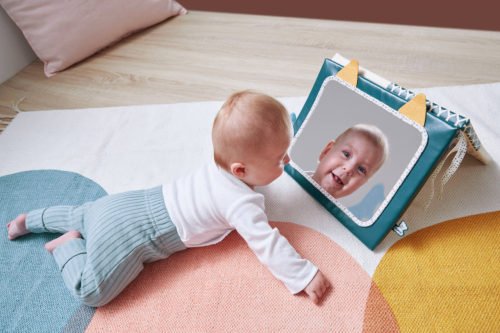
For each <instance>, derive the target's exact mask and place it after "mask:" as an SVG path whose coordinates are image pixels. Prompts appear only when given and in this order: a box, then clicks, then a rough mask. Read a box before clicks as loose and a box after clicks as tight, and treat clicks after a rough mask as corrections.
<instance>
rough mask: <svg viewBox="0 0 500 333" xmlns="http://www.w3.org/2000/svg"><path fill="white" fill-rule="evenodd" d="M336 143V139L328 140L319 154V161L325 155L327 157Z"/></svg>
mask: <svg viewBox="0 0 500 333" xmlns="http://www.w3.org/2000/svg"><path fill="white" fill-rule="evenodd" d="M334 144H335V140H332V141H330V142H328V144H327V145H326V147H325V149H323V151H322V152H321V154H320V155H319V161H321V160H322V159H323V157H325V155H326V154H328V152H329V151H330V149H332V147H333V145H334Z"/></svg>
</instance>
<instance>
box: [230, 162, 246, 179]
mask: <svg viewBox="0 0 500 333" xmlns="http://www.w3.org/2000/svg"><path fill="white" fill-rule="evenodd" d="M231 173H232V174H233V175H235V176H236V177H238V178H239V179H243V178H245V176H246V166H245V164H243V163H233V164H231Z"/></svg>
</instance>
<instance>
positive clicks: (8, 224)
mask: <svg viewBox="0 0 500 333" xmlns="http://www.w3.org/2000/svg"><path fill="white" fill-rule="evenodd" d="M11 223H12V221H10V222H9V223H7V229H9V228H10V224H11Z"/></svg>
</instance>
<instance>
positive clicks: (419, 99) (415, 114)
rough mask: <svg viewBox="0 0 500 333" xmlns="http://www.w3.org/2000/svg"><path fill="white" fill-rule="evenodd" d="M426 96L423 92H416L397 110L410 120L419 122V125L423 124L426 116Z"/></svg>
mask: <svg viewBox="0 0 500 333" xmlns="http://www.w3.org/2000/svg"><path fill="white" fill-rule="evenodd" d="M425 103H426V97H425V95H424V94H418V95H417V96H415V97H413V99H412V100H411V101H409V102H408V103H406V104H405V105H403V106H402V107H401V108H399V112H400V113H402V114H404V115H405V116H407V117H408V118H410V119H411V120H413V121H415V122H417V123H419V124H420V125H422V126H424V125H425V117H426V116H427V111H426V106H425Z"/></svg>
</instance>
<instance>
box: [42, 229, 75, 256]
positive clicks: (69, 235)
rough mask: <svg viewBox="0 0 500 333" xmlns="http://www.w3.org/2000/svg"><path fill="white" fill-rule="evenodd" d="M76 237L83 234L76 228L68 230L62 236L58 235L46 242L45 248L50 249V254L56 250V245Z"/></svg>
mask: <svg viewBox="0 0 500 333" xmlns="http://www.w3.org/2000/svg"><path fill="white" fill-rule="evenodd" d="M75 238H82V235H81V234H80V233H79V232H78V231H76V230H72V231H68V232H67V233H65V234H64V235H62V236H61V237H57V238H56V239H54V240H51V241H50V242H48V243H47V244H45V250H47V251H49V252H50V254H52V252H54V250H55V248H56V247H58V246H60V245H63V244H64V243H66V242H67V241H70V240H72V239H75Z"/></svg>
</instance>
